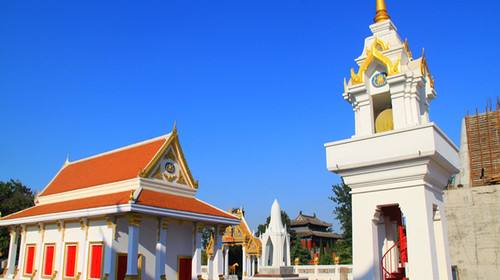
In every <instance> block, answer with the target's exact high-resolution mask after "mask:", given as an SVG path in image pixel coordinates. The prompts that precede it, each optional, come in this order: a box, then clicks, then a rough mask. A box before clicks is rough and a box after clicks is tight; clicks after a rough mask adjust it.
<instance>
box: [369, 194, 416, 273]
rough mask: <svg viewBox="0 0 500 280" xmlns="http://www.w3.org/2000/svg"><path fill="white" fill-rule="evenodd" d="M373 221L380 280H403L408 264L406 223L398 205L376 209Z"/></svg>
mask: <svg viewBox="0 0 500 280" xmlns="http://www.w3.org/2000/svg"><path fill="white" fill-rule="evenodd" d="M374 221H376V229H377V239H378V243H379V247H378V248H379V252H380V254H379V257H380V258H379V263H380V273H381V279H383V280H387V279H394V280H401V279H405V277H406V266H407V263H408V249H407V238H406V222H405V218H404V216H403V213H402V211H401V209H400V208H399V205H397V204H396V205H384V206H380V207H378V209H377V214H376V219H374Z"/></svg>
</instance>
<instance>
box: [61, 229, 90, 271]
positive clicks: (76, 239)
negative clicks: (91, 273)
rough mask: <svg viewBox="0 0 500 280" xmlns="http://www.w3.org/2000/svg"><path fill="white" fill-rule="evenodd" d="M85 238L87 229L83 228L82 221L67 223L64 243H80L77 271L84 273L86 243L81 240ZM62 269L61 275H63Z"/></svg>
mask: <svg viewBox="0 0 500 280" xmlns="http://www.w3.org/2000/svg"><path fill="white" fill-rule="evenodd" d="M84 238H85V231H83V230H82V229H81V226H80V223H79V222H72V223H67V224H66V225H65V230H64V243H78V253H77V258H78V262H77V266H76V273H77V274H78V272H80V273H82V275H83V272H84V263H83V262H84V256H83V253H84V250H85V244H82V243H81V241H82V240H83V239H84ZM62 273H63V272H62V269H61V275H62Z"/></svg>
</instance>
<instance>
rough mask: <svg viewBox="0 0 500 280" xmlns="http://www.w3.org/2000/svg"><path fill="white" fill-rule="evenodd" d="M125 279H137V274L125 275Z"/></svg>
mask: <svg viewBox="0 0 500 280" xmlns="http://www.w3.org/2000/svg"><path fill="white" fill-rule="evenodd" d="M125 280H139V275H126V276H125Z"/></svg>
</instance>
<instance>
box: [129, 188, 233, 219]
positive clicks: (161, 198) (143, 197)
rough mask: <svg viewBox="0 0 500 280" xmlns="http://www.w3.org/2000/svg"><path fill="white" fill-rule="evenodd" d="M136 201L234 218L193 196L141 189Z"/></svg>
mask: <svg viewBox="0 0 500 280" xmlns="http://www.w3.org/2000/svg"><path fill="white" fill-rule="evenodd" d="M136 203H137V204H140V205H145V206H152V207H158V208H166V209H172V210H178V211H185V212H191V213H197V214H205V215H212V216H218V217H224V218H229V219H236V217H234V216H233V215H230V214H229V213H227V212H225V211H222V210H220V209H217V208H215V207H214V206H211V205H209V204H207V203H205V202H203V201H201V200H198V199H196V198H194V197H193V198H191V197H183V196H178V195H173V194H167V193H159V192H155V191H151V190H142V192H141V194H140V195H139V198H138V199H137V201H136Z"/></svg>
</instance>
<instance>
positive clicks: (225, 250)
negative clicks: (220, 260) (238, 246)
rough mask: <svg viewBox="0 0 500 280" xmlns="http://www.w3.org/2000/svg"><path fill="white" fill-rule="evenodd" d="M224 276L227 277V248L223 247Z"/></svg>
mask: <svg viewBox="0 0 500 280" xmlns="http://www.w3.org/2000/svg"><path fill="white" fill-rule="evenodd" d="M224 275H225V276H226V278H227V276H229V247H227V246H225V247H224Z"/></svg>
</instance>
